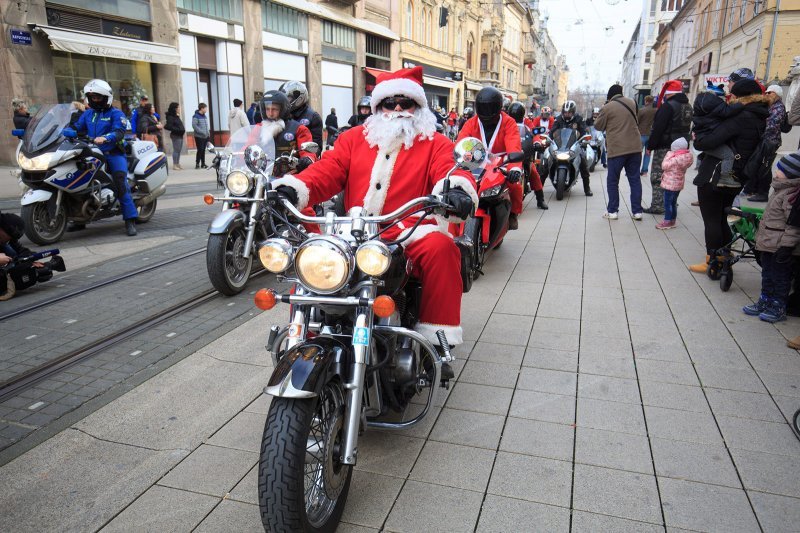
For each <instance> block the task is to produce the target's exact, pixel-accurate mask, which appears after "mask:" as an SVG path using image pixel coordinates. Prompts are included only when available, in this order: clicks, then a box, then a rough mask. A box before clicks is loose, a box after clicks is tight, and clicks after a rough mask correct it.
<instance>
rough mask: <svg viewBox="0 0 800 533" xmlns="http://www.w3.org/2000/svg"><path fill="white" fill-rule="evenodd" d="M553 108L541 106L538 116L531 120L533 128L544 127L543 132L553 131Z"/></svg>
mask: <svg viewBox="0 0 800 533" xmlns="http://www.w3.org/2000/svg"><path fill="white" fill-rule="evenodd" d="M552 115H553V110H552V109H550V108H549V107H547V106H544V107H542V111H541V113H540V114H539V116H538V117H536V118H535V119H533V121H532V122H531V124H532V126H530V128H531V129H533V128H544V133H550V132H551V131H553V124H554V123H555V121H556V119H555V118H553V116H552Z"/></svg>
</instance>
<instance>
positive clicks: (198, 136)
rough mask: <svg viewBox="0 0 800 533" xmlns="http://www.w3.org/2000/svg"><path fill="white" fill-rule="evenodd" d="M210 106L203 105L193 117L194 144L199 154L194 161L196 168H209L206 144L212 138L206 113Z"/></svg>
mask: <svg viewBox="0 0 800 533" xmlns="http://www.w3.org/2000/svg"><path fill="white" fill-rule="evenodd" d="M207 111H208V106H207V105H206V104H203V103H201V104H200V105H198V106H197V111H195V112H194V116H193V117H192V130H193V131H194V143H195V145H196V146H197V153H196V154H195V156H194V157H195V159H194V168H208V167H207V166H206V144H208V138H209V137H211V130H210V129H209V127H208V117H207V116H206V112H207Z"/></svg>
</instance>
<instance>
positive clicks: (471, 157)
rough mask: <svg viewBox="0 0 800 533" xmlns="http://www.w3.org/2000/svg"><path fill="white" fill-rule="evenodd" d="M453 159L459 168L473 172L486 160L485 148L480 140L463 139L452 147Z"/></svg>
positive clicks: (473, 138)
mask: <svg viewBox="0 0 800 533" xmlns="http://www.w3.org/2000/svg"><path fill="white" fill-rule="evenodd" d="M453 159H454V160H455V162H456V165H457V166H458V167H459V168H462V169H464V170H475V169H477V168H479V167H480V166H481V164H482V163H483V161H484V160H485V159H486V148H485V147H484V146H483V143H482V142H481V141H480V139H476V138H475V137H464V138H463V139H461V140H460V141H458V142H457V143H456V145H455V146H454V147H453Z"/></svg>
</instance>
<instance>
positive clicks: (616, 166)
mask: <svg viewBox="0 0 800 533" xmlns="http://www.w3.org/2000/svg"><path fill="white" fill-rule="evenodd" d="M607 99H608V101H607V102H606V105H604V106H603V108H602V109H601V110H600V113H599V114H598V116H597V120H595V128H597V129H598V130H600V131H604V132H605V134H606V150H607V151H608V159H607V164H608V177H607V178H606V183H607V189H608V205H607V206H606V212H605V213H604V214H603V217H605V218H607V219H609V220H617V219H618V218H619V214H618V211H619V177H620V174H621V173H622V169H623V168H624V169H625V176H626V177H627V178H628V184H629V185H630V188H631V215H632V216H633V219H634V220H642V181H641V177H640V176H639V166H640V165H641V164H642V140H641V136H640V135H639V125H638V124H637V123H636V115H637V114H636V111H637V110H636V102H634V101H633V100H632V99H630V98H626V97H625V96H623V95H622V86H621V85H617V84H615V85H612V86H611V87H610V88H609V89H608V94H607Z"/></svg>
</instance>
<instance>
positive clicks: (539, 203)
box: [534, 191, 549, 209]
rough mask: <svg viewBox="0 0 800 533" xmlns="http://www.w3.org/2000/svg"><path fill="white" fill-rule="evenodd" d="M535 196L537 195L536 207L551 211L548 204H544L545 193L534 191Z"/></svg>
mask: <svg viewBox="0 0 800 533" xmlns="http://www.w3.org/2000/svg"><path fill="white" fill-rule="evenodd" d="M534 194H536V207H538V208H539V209H549V207H547V204H546V203H544V191H534Z"/></svg>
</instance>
